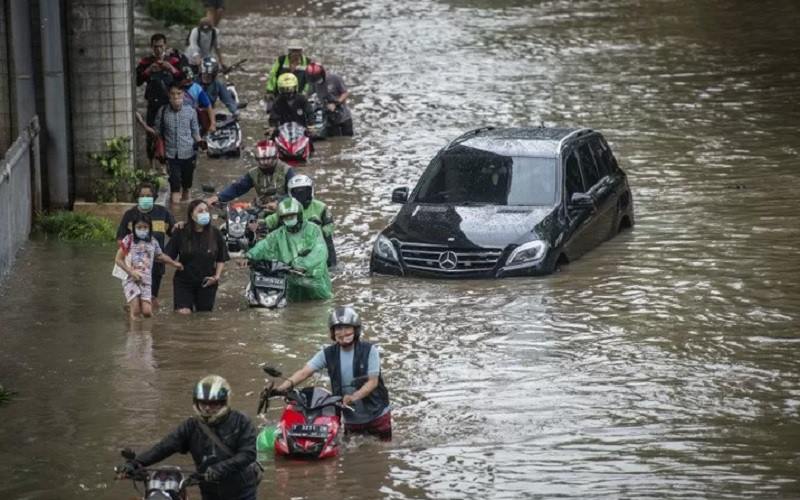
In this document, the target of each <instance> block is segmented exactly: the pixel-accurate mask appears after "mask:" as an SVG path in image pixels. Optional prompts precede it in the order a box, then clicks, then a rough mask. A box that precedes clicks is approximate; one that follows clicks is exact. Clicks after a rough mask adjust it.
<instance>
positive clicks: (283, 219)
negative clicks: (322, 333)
mask: <svg viewBox="0 0 800 500" xmlns="http://www.w3.org/2000/svg"><path fill="white" fill-rule="evenodd" d="M276 213H277V215H278V220H279V221H280V225H279V226H278V228H277V229H275V230H274V231H272V232H270V233H269V234H267V236H266V237H265V238H264V239H263V240H261V241H259V242H258V243H257V244H256V246H254V247H253V248H251V249H250V250H249V251H248V252H247V253H246V254H245V257H246V259H247V260H248V261H251V262H252V261H266V262H271V263H272V262H281V263H283V264H286V265H288V266H291V267H292V269H293V271H294V272H293V273H291V274H290V275H289V276H288V277H287V284H286V286H287V290H286V299H287V300H288V301H289V302H298V301H303V300H324V299H329V298H331V297H333V293H332V291H331V277H330V275H329V274H328V264H327V261H328V248H327V246H326V244H325V239H324V238H323V236H322V230H321V229H320V227H319V226H318V225H317V224H314V223H313V222H309V221H307V220H305V218H304V217H303V206H302V205H301V204H300V202H299V201H297V200H296V199H294V198H292V197H291V196H287V197H286V198H284V199H283V200H281V202H280V203H279V204H278V209H277V212H276ZM245 265H246V264H245Z"/></svg>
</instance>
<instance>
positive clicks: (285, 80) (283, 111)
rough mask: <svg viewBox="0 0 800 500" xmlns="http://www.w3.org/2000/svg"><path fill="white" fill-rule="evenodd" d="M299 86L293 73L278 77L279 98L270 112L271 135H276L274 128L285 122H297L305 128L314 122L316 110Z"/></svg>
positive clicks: (269, 133)
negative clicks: (298, 88) (298, 89)
mask: <svg viewBox="0 0 800 500" xmlns="http://www.w3.org/2000/svg"><path fill="white" fill-rule="evenodd" d="M297 86H298V82H297V77H296V76H294V74H292V73H284V74H282V75H281V76H279V77H278V98H277V99H275V103H274V104H273V106H272V110H270V112H269V126H270V127H271V129H270V130H269V131H268V132H267V134H268V135H269V136H272V135H274V133H275V130H274V129H275V128H276V127H278V126H280V125H283V124H284V123H288V122H295V123H298V124H300V125H302V126H303V127H305V128H308V127H309V125H310V124H312V123H314V110H313V109H312V108H311V104H309V102H308V99H306V96H304V95H303V94H302V93H300V92H298V91H297Z"/></svg>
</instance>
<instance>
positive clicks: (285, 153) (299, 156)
mask: <svg viewBox="0 0 800 500" xmlns="http://www.w3.org/2000/svg"><path fill="white" fill-rule="evenodd" d="M275 145H276V146H277V148H278V157H279V158H280V159H281V160H283V161H285V162H286V163H288V164H289V165H292V166H297V165H298V164H299V163H305V162H306V161H308V157H309V156H310V155H311V151H312V145H311V139H310V137H309V133H308V129H306V128H305V127H304V126H302V125H300V124H299V123H297V122H286V123H284V124H282V125H280V126H279V127H278V130H277V131H276V135H275Z"/></svg>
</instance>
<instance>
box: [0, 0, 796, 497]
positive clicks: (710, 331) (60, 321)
mask: <svg viewBox="0 0 800 500" xmlns="http://www.w3.org/2000/svg"><path fill="white" fill-rule="evenodd" d="M228 3H229V4H230V5H229V7H230V8H229V17H228V18H227V19H226V21H225V22H224V24H223V36H224V44H225V49H226V50H227V51H229V52H230V53H231V54H232V55H234V54H235V55H236V56H241V57H248V58H249V61H248V63H247V71H246V72H245V73H244V74H239V75H238V76H236V82H237V84H238V87H239V89H240V91H241V93H242V96H243V98H244V99H247V100H248V101H250V102H251V103H253V105H251V106H250V107H248V109H246V110H245V112H244V126H245V135H246V136H247V137H248V143H249V144H252V143H253V142H254V141H255V140H256V139H257V138H258V137H259V135H260V127H261V123H262V121H263V117H262V115H261V113H260V110H259V106H258V105H257V103H258V100H259V99H260V97H261V92H262V88H263V84H264V77H263V73H264V71H265V69H266V67H267V65H268V64H269V63H270V61H271V59H272V58H273V57H274V56H275V55H276V54H277V53H278V51H279V50H280V47H281V43H282V41H283V40H286V39H287V38H291V37H297V36H302V37H303V38H304V39H305V40H306V42H307V46H308V52H309V53H310V54H312V56H314V57H316V58H318V59H320V60H321V61H322V62H323V63H324V64H326V65H327V66H328V68H329V69H332V70H333V71H336V72H339V73H340V74H342V75H343V76H344V78H345V81H346V83H348V84H349V85H350V87H351V90H352V92H353V106H352V109H353V112H354V116H355V124H356V129H357V134H358V137H356V138H355V139H353V140H331V141H326V142H322V143H319V145H318V153H317V156H316V158H314V159H313V160H312V161H311V163H310V165H309V166H308V167H304V168H305V169H307V170H308V171H310V172H311V174H312V175H313V177H314V179H315V181H316V182H317V193H318V196H319V197H320V198H321V199H323V200H325V201H327V202H328V203H329V204H330V205H331V206H332V208H333V211H334V214H335V215H336V218H337V223H338V233H337V236H336V243H337V247H338V253H339V257H340V268H341V269H340V270H339V272H338V274H337V275H336V276H335V277H334V287H335V292H336V297H337V299H336V300H337V302H341V303H353V304H356V305H357V306H358V307H359V309H360V310H361V311H362V312H363V316H364V318H365V320H366V322H367V325H366V336H367V338H368V339H369V340H371V341H375V342H377V343H378V344H380V345H381V348H382V351H383V355H382V358H383V366H384V371H385V373H384V375H385V378H386V381H387V384H388V386H389V388H390V391H391V396H392V400H393V403H394V405H395V410H394V415H395V436H396V438H395V440H394V441H393V442H392V443H390V444H382V443H377V442H373V441H369V440H366V441H365V440H356V441H354V442H351V443H349V445H348V447H347V449H346V450H345V452H344V454H343V456H342V457H340V458H339V459H336V460H332V461H329V462H327V463H319V464H307V463H303V464H296V463H287V462H279V463H277V464H273V463H272V462H271V461H270V462H269V465H268V468H267V469H268V470H267V475H266V479H265V483H264V486H263V488H262V497H263V498H267V497H269V498H273V497H277V498H288V497H293V498H323V497H325V498H327V497H329V496H330V493H329V492H330V491H337V492H338V494H339V496H341V497H347V498H376V497H388V498H424V497H437V498H440V497H441V498H465V497H491V498H518V497H521V496H533V495H540V496H543V497H553V496H558V495H561V496H568V497H575V498H586V497H609V498H619V497H634V498H642V497H658V498H675V497H682V496H685V497H694V498H696V497H709V498H734V497H736V498H739V497H752V498H763V497H796V496H800V485H798V481H797V477H798V476H797V470H798V466H800V457H799V454H798V450H799V449H800V448H799V447H798V440H797V436H798V432H800V427H799V426H798V418H797V417H798V408H800V374H798V370H797V361H796V349H797V346H798V342H800V337H798V333H797V332H798V326H799V325H800V321H799V318H800V225H798V224H797V223H796V214H795V212H796V209H795V206H796V193H797V192H798V187H800V185H799V184H800V183H799V182H798V178H797V175H796V172H795V167H796V164H797V160H798V153H799V152H800V142H798V139H797V134H796V133H795V131H794V128H795V124H796V123H798V122H800V107H798V106H796V102H798V100H799V98H800V95H799V94H800V92H798V90H797V89H798V88H800V75H799V74H798V71H797V70H796V61H797V60H798V56H800V43H798V35H797V31H796V25H797V22H798V21H800V7H798V5H796V3H795V2H790V1H788V0H785V1H776V2H770V3H768V4H763V3H759V2H742V1H736V2H727V3H725V5H722V4H721V3H719V2H714V1H710V0H709V1H704V2H686V1H677V2H650V3H647V4H645V5H642V4H641V2H633V1H631V0H627V1H626V0H619V1H617V0H614V1H610V2H602V3H599V2H592V1H582V2H564V1H555V2H520V1H515V0H509V1H505V2H483V1H478V0H449V1H439V2H435V1H432V0H416V1H412V2H400V3H398V2H385V1H382V0H381V1H377V2H365V1H361V0H356V1H349V2H343V3H342V2H329V1H319V2H313V3H307V4H305V3H293V4H289V3H287V2H282V3H279V4H276V5H275V6H274V8H272V7H270V6H267V5H266V4H264V3H263V2H255V1H244V0H242V1H239V2H236V1H234V0H230V1H229V2H228ZM270 5H272V4H270ZM149 29H150V27H149V25H143V26H140V27H139V32H138V37H139V38H140V39H142V40H146V38H145V36H146V35H147V34H148V33H149V31H148V30H149ZM172 38H173V39H178V40H180V39H182V35H180V34H177V33H176V34H174V35H173V36H172ZM229 58H230V59H234V58H235V57H229ZM540 121H543V122H545V123H547V124H558V125H588V126H592V127H595V128H597V129H599V130H602V131H603V132H604V133H605V134H606V136H607V137H608V139H609V140H610V141H611V142H612V143H613V146H614V148H615V150H616V151H617V152H618V155H619V157H620V159H621V164H622V166H623V168H625V169H626V170H627V172H628V173H629V175H630V181H631V185H632V187H633V190H634V199H635V203H636V210H637V213H636V215H637V225H636V227H635V228H634V230H633V231H631V232H627V233H624V234H622V235H620V236H618V237H617V238H615V239H614V240H612V241H610V242H607V243H605V244H603V245H602V246H601V247H600V248H598V249H596V250H594V251H593V252H591V253H590V254H588V255H587V256H585V257H583V258H582V259H581V260H579V261H577V262H575V263H573V264H570V265H569V266H568V267H566V268H565V269H564V270H563V271H562V272H560V273H557V274H555V275H553V276H550V277H545V278H541V279H508V280H503V281H463V282H453V281H446V282H443V281H429V280H420V279H414V280H408V279H406V280H399V279H396V278H391V277H385V276H370V275H369V274H368V272H367V262H368V256H369V243H370V241H371V239H372V238H373V237H374V235H375V233H376V232H377V231H378V230H379V229H380V228H382V227H383V226H384V225H385V224H386V223H387V221H388V220H389V218H390V217H391V216H392V215H393V214H394V213H395V211H396V209H397V206H393V205H391V204H390V201H389V199H390V191H391V189H392V188H393V187H396V186H400V185H411V184H413V182H414V180H415V179H416V178H417V177H418V176H419V174H420V173H421V171H422V169H423V168H424V167H425V164H426V162H427V161H428V159H429V158H431V157H432V156H433V154H434V153H435V152H436V150H437V149H438V148H440V147H441V146H443V145H444V144H445V142H446V141H447V140H448V139H450V138H453V137H455V136H456V135H457V134H459V133H460V132H462V131H464V130H465V129H468V128H470V127H475V126H479V125H483V124H495V125H505V124H509V125H526V124H538V123H539V122H540ZM243 169H244V166H243V165H242V164H240V163H237V162H235V161H204V162H203V164H202V165H201V167H200V169H199V172H198V177H199V178H198V185H199V184H200V183H203V182H211V183H214V184H216V185H221V184H223V183H225V182H228V181H230V180H232V179H234V178H236V177H237V176H239V175H241V172H242V171H243ZM112 254H113V247H104V248H86V247H82V246H65V245H57V244H54V243H52V242H33V243H31V244H30V245H29V246H28V249H27V251H26V252H25V254H24V255H23V256H21V258H20V260H19V264H18V266H17V269H16V271H15V273H14V274H13V276H12V277H11V278H10V279H9V280H8V282H7V284H6V285H5V286H4V288H3V289H2V292H0V293H2V295H0V307H2V313H0V315H2V322H0V330H2V334H1V335H0V342H2V343H1V344H0V345H1V346H2V349H0V352H1V354H0V381H2V382H3V383H5V384H7V385H8V386H10V387H13V388H15V389H17V390H18V391H19V392H20V395H19V397H18V399H17V400H16V401H15V402H14V403H13V404H12V405H9V406H7V407H4V408H2V409H0V416H1V417H2V419H3V422H4V424H3V426H2V427H0V441H1V442H3V443H6V445H5V446H3V447H2V448H0V478H2V479H4V480H3V481H0V492H3V496H4V497H9V498H18V497H24V498H63V499H67V498H83V497H84V496H85V495H86V494H87V493H85V490H89V491H92V492H95V493H97V495H98V496H100V497H105V496H109V497H112V496H113V497H121V496H124V495H126V494H130V493H131V491H132V490H130V488H129V485H127V484H119V483H115V482H113V481H112V480H111V473H110V468H111V466H112V465H114V464H115V463H117V461H118V460H119V459H118V457H117V450H118V449H119V448H120V447H122V446H124V445H131V446H135V447H139V448H141V447H143V446H146V445H148V444H149V443H152V442H153V441H155V440H156V439H157V438H158V437H159V436H160V435H162V434H163V433H165V432H166V431H168V430H170V429H171V428H172V427H174V426H175V425H177V423H178V422H179V421H180V419H182V418H185V417H186V416H187V415H190V414H191V409H190V397H191V396H190V391H191V386H192V383H193V382H194V381H195V380H197V379H198V378H199V377H200V376H202V375H204V374H205V373H206V372H209V371H211V372H216V373H219V374H221V375H223V376H225V377H227V378H228V379H229V380H230V381H231V383H232V385H233V388H234V392H235V394H234V400H233V401H234V405H235V406H236V407H238V408H240V409H242V410H244V411H246V412H247V413H248V414H250V415H251V416H252V415H253V412H254V410H255V407H256V404H257V401H256V394H257V391H258V390H259V389H260V384H261V383H262V380H261V379H260V375H259V372H260V371H259V370H258V368H257V364H258V363H260V362H262V361H265V360H269V361H270V362H271V363H272V364H277V365H278V366H279V367H280V368H281V369H283V370H284V371H291V370H293V369H296V368H298V367H300V366H301V365H302V364H303V363H304V362H305V361H306V360H307V359H308V358H309V357H310V356H311V355H313V353H314V352H315V351H316V350H317V349H318V348H319V347H320V346H321V345H323V344H325V343H326V342H327V336H326V333H325V329H326V314H327V310H328V308H329V307H330V305H331V303H319V304H308V305H305V304H304V305H302V306H295V307H289V308H288V309H286V310H284V311H278V312H264V311H251V310H247V309H245V308H244V306H243V300H242V297H241V294H242V291H243V288H244V282H245V275H244V272H243V271H240V270H235V269H232V266H229V271H228V272H226V277H225V281H224V283H223V285H222V287H221V291H220V294H219V297H218V309H217V311H216V312H215V313H214V314H211V315H205V316H203V315H200V316H196V317H191V318H181V317H176V316H173V315H171V314H165V313H162V314H159V315H158V316H156V317H155V318H154V319H153V320H151V321H147V322H143V323H141V324H137V325H135V326H133V327H131V326H129V325H128V323H127V322H126V320H125V318H124V315H123V313H122V308H121V304H122V293H121V290H120V289H119V288H120V287H119V285H118V283H116V282H115V280H113V279H111V278H110V276H109V271H110V267H111V259H112ZM170 288H171V287H170V286H169V281H167V282H166V286H165V287H164V289H165V294H166V297H164V298H165V303H166V304H168V305H169V304H171V297H170V295H171V290H170ZM278 415H279V410H277V409H276V410H273V411H271V412H270V415H269V416H268V419H270V420H272V421H274V420H275V419H277V418H278ZM173 463H183V464H187V463H188V462H187V461H186V458H185V457H176V459H175V460H173Z"/></svg>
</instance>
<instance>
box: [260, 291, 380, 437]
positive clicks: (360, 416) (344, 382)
mask: <svg viewBox="0 0 800 500" xmlns="http://www.w3.org/2000/svg"><path fill="white" fill-rule="evenodd" d="M328 327H329V329H330V335H331V340H333V342H334V343H333V344H332V345H330V346H328V347H324V348H322V349H321V350H320V351H319V352H318V353H317V354H316V355H315V356H314V357H313V358H311V361H309V362H308V363H307V364H306V366H304V367H303V368H301V369H300V370H298V371H296V372H295V373H294V374H292V376H291V377H289V378H288V379H286V381H284V382H283V383H282V384H281V385H279V386H278V387H277V389H274V390H273V391H272V393H273V394H276V395H277V394H285V393H286V391H287V390H289V389H291V388H292V387H294V386H296V385H297V384H300V383H302V382H303V381H304V380H306V379H307V378H308V377H310V376H311V375H313V374H314V373H316V372H318V371H320V370H322V369H323V368H325V369H327V371H328V376H329V377H330V379H331V390H332V391H333V394H335V395H337V396H343V398H342V399H343V402H344V404H346V405H349V406H352V407H353V411H349V410H345V414H344V422H345V431H346V432H356V433H362V434H371V435H373V436H377V437H379V438H380V439H381V440H383V441H391V439H392V413H391V407H390V406H389V391H387V390H386V386H385V385H384V383H383V378H382V377H381V363H380V355H379V354H378V349H377V347H375V346H373V345H372V344H370V343H369V342H364V341H363V340H361V339H360V337H361V319H360V318H359V317H358V314H357V313H356V311H355V310H354V309H353V308H352V307H337V308H335V309H334V310H333V311H331V314H330V317H329V318H328Z"/></svg>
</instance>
